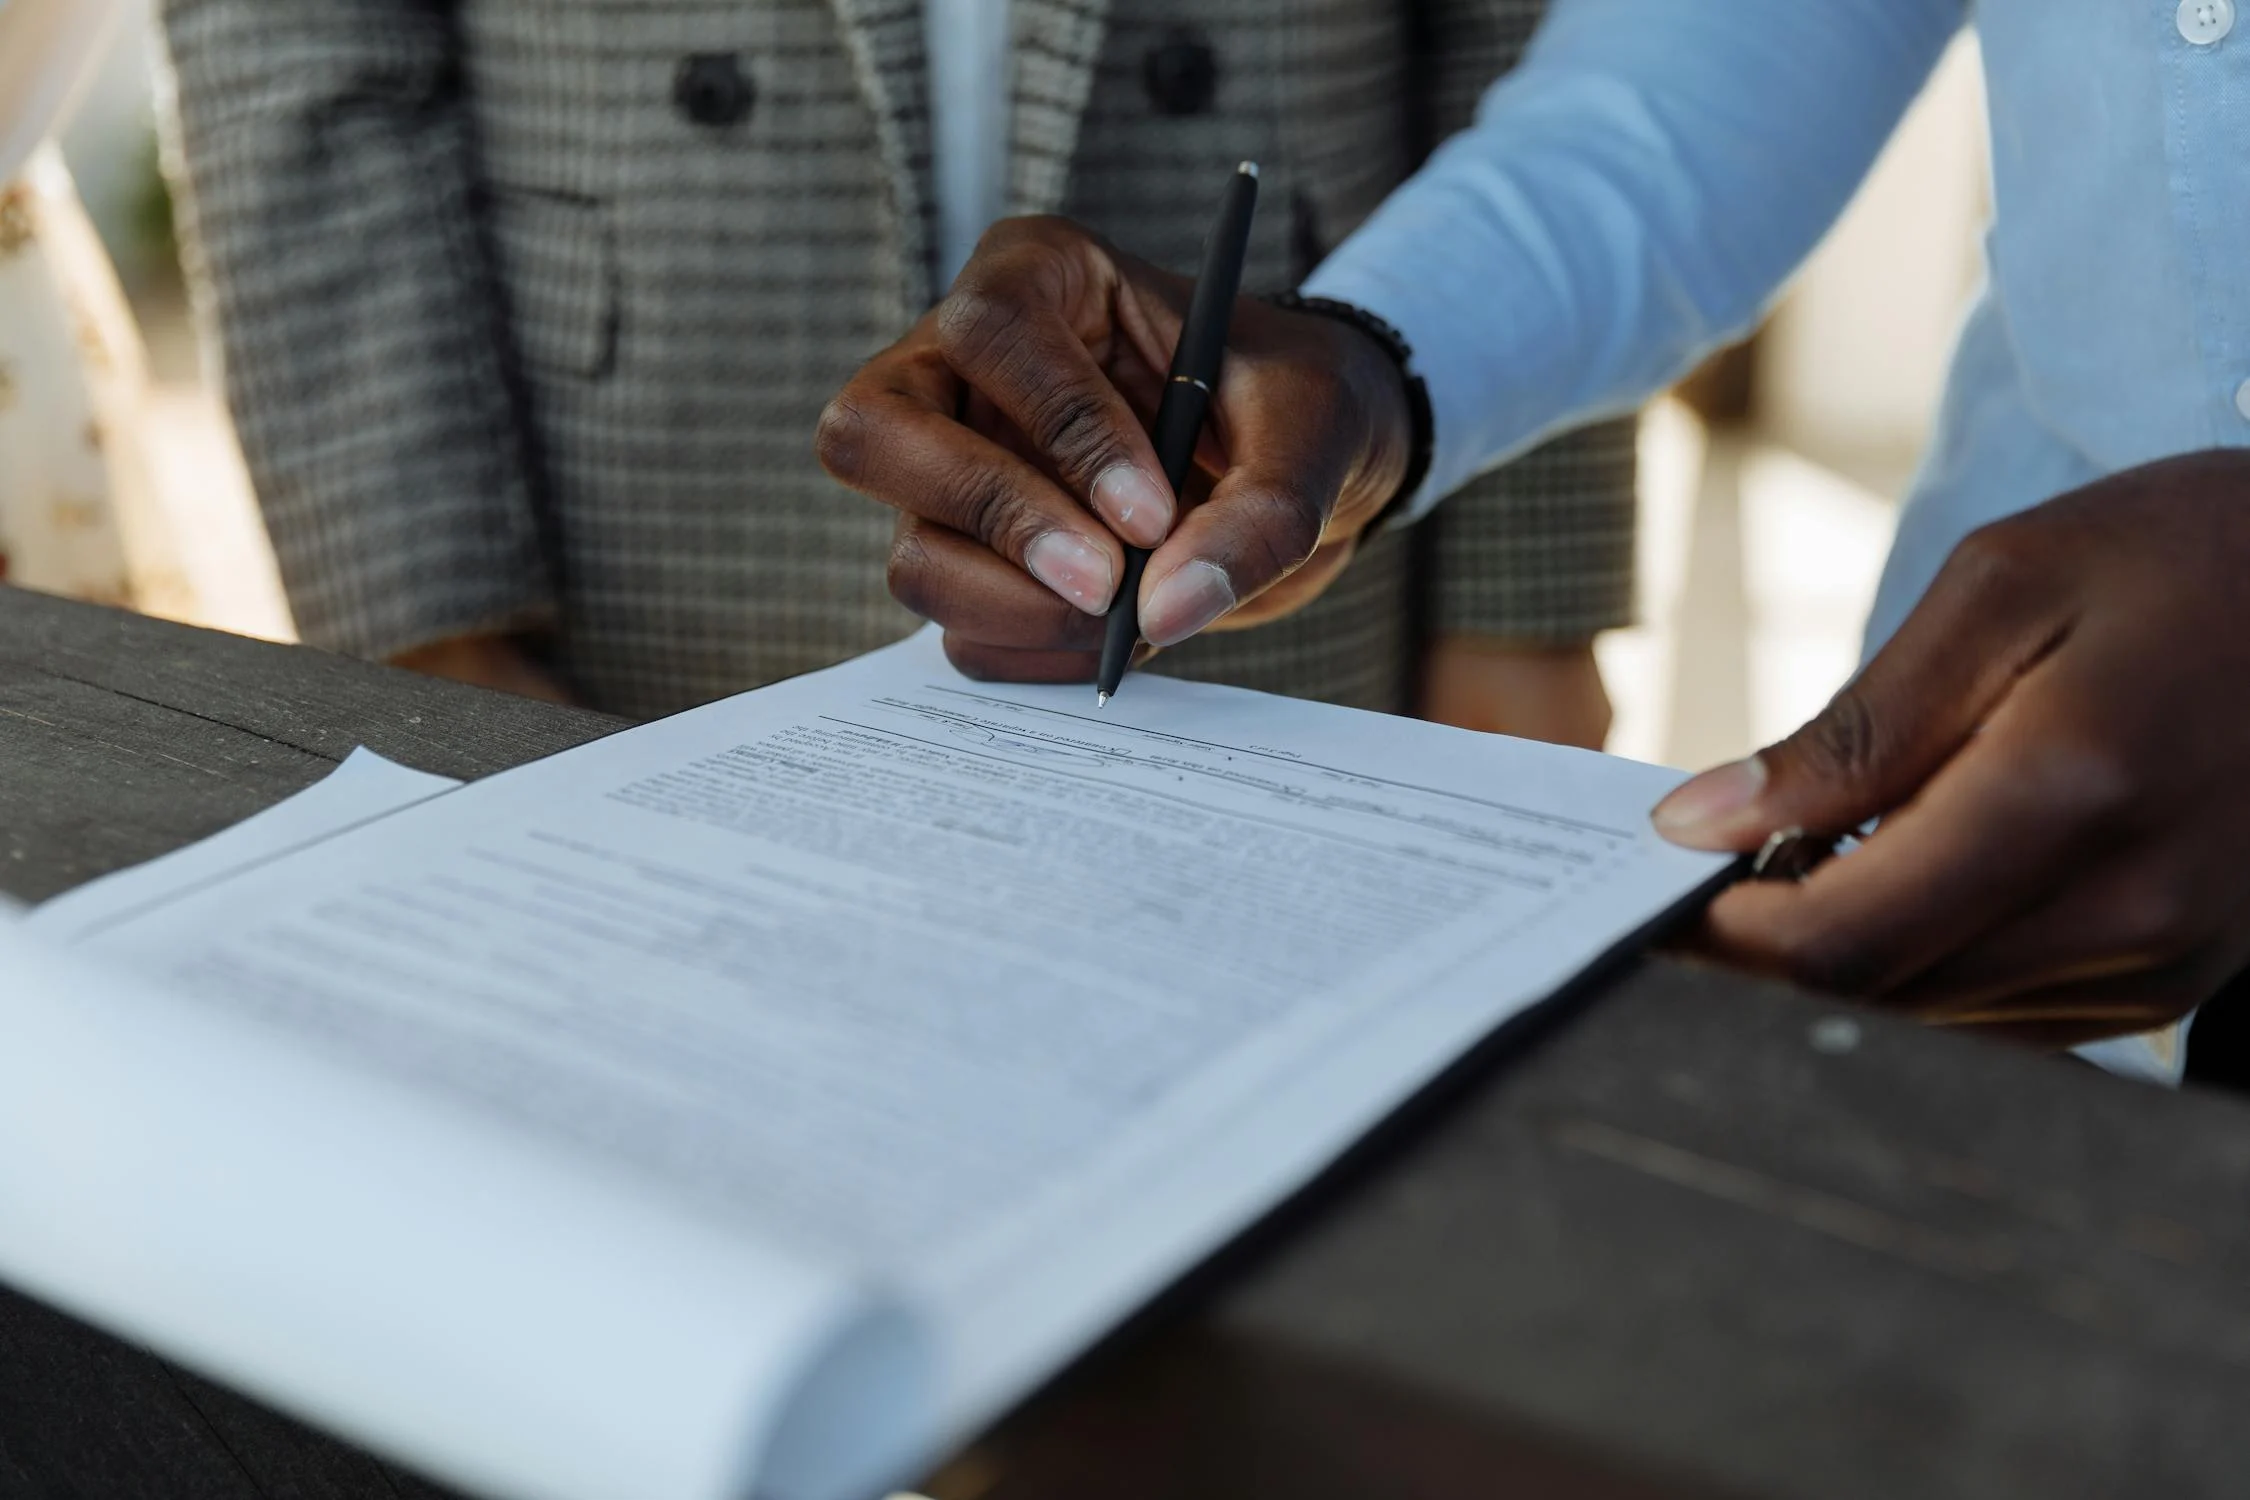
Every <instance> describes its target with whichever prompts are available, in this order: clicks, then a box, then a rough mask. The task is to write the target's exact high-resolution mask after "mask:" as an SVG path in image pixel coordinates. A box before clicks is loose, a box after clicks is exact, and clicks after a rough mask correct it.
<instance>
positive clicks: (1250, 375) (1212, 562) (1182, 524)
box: [818, 218, 1412, 682]
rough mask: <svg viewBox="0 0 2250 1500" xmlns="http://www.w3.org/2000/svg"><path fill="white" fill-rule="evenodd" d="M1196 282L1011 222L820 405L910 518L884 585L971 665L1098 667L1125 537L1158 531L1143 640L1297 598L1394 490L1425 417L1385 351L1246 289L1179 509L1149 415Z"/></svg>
mask: <svg viewBox="0 0 2250 1500" xmlns="http://www.w3.org/2000/svg"><path fill="white" fill-rule="evenodd" d="M1193 293H1194V283H1192V282H1190V281H1189V280H1188V279H1187V278H1185V277H1182V276H1178V275H1174V274H1172V273H1170V272H1166V271H1160V270H1158V269H1156V268H1155V267H1153V266H1150V265H1148V264H1147V263H1145V262H1143V261H1140V260H1136V259H1134V258H1133V257H1131V256H1129V255H1125V254H1123V253H1121V252H1119V251H1117V250H1115V249H1113V248H1111V247H1110V246H1109V245H1107V244H1106V243H1104V242H1103V241H1102V240H1101V239H1099V238H1098V237H1096V236H1094V235H1092V234H1090V233H1089V232H1087V231H1085V230H1083V229H1080V228H1079V227H1078V226H1076V225H1074V224H1071V223H1069V222H1068V221H1066V220H1062V219H1051V218H1049V219H1014V220H1009V221H1006V222H1004V223H1002V224H999V225H997V226H995V227H994V228H993V229H992V231H991V232H990V233H988V234H987V235H986V236H985V239H984V243H983V244H982V245H981V246H980V247H979V249H978V251H977V254H976V256H975V257H974V258H973V259H972V260H971V261H970V263H969V265H968V267H967V269H965V270H964V271H963V272H962V273H961V277H960V279H959V281H957V282H956V283H955V285H954V288H953V291H952V293H951V294H950V295H949V296H948V297H947V298H946V299H945V300H944V301H943V302H941V303H940V304H939V305H938V306H937V307H936V308H934V309H932V310H931V311H930V313H929V314H927V315H926V316H925V317H924V318H923V319H922V320H921V321H920V322H919V323H918V324H917V325H916V326H915V328H914V329H913V330H912V331H911V332H910V333H909V334H908V335H907V336H906V337H905V338H903V339H901V340H900V341H899V342H898V343H897V344H895V345H893V346H892V347H891V348H889V349H887V350H885V351H884V352H883V353H881V354H879V355H877V356H876V357H875V358H874V359H873V360H871V361H869V363H868V364H867V365H866V366H865V367H864V368H863V369H862V370H861V371H860V372H859V373H858V374H857V375H856V376H854V377H853V379H852V381H851V382H850V384H849V385H847V386H846V387H845V388H844V390H843V391H842V393H841V394H839V395H838V396H837V398H836V399H835V401H833V402H831V403H830V405H829V408H828V410H827V411H826V412H825V413H824V414H823V416H822V419H821V423H820V430H819V438H818V446H819V451H820V455H821V460H822V462H823V463H825V464H826V465H827V466H828V469H829V471H830V472H831V473H833V474H834V475H835V476H836V477H837V478H839V479H841V480H842V481H844V482H845V483H846V484H849V485H851V486H852V487H854V488H856V489H859V490H861V491H863V492H864V493H866V494H869V495H871V496H873V497H874V498H876V499H878V500H881V501H883V502H884V503H885V504H888V505H890V506H892V507H893V508H895V509H897V510H898V511H899V512H901V518H900V523H899V528H898V534H897V540H896V543H895V546H894V549H893V552H892V557H891V568H890V581H891V590H892V593H893V594H894V595H895V596H896V597H897V598H898V599H899V601H900V602H901V603H902V604H904V605H905V606H906V607H907V608H908V609H910V610H912V611H914V612H915V613H916V614H919V615H921V616H922V617H923V618H925V619H930V620H935V621H937V622H938V623H939V624H940V625H942V626H944V627H945V631H946V651H947V654H948V655H949V656H950V657H951V658H952V660H953V663H954V665H956V666H957V667H959V668H960V669H961V670H962V671H964V672H966V673H968V674H969V675H971V676H975V677H988V678H999V679H1005V680H1010V681H1019V682H1092V681H1094V679H1095V675H1096V671H1097V668H1098V665H1099V658H1100V652H1101V648H1102V645H1103V641H1104V638H1105V634H1106V616H1107V614H1108V612H1109V610H1110V608H1111V606H1112V604H1113V603H1114V602H1115V601H1116V600H1117V598H1118V596H1119V594H1120V593H1121V592H1122V586H1123V581H1124V576H1125V569H1126V552H1125V548H1126V545H1128V544H1130V545H1132V546H1137V547H1144V548H1148V549H1151V550H1150V556H1149V560H1148V563H1147V567H1146V572H1145V574H1144V576H1143V578H1142V580H1141V586H1140V588H1139V590H1138V591H1137V594H1136V595H1135V601H1134V602H1135V604H1136V605H1137V611H1138V614H1139V617H1140V620H1139V624H1140V634H1141V636H1142V638H1143V639H1144V641H1146V642H1147V643H1149V644H1150V645H1153V646H1157V647H1163V646H1170V645H1173V644H1176V643H1177V642H1179V641H1183V640H1186V639H1188V638H1189V637H1191V636H1194V635H1196V634H1199V633H1200V632H1202V631H1203V630H1205V629H1208V628H1213V627H1217V628H1231V627H1234V626H1239V625H1248V624H1255V623H1259V622H1261V621H1264V620H1268V619H1273V618H1276V617H1278V616H1280V615H1283V614H1286V613H1288V612H1290V611H1291V610H1294V609H1296V608H1299V607H1301V606H1302V605H1303V604H1305V603H1306V602H1308V601H1309V600H1310V599H1311V598H1312V597H1314V596H1315V595H1317V594H1318V593H1319V592H1320V591H1321V590H1322V589H1323V588H1325V587H1326V586H1327V585H1328V584H1329V583H1330V582H1331V581H1333V579H1334V578H1335V576H1336V575H1337V574H1338V573H1339V572H1340V571H1341V570H1342V568H1343V566H1344V564H1345V563H1346V562H1347V561H1348V560H1349V558H1350V556H1351V553H1352V549H1353V548H1354V546H1355V545H1356V543H1357V541H1358V538H1359V535H1360V532H1361V530H1362V529H1363V528H1364V527H1365V526H1366V525H1367V524H1368V522H1369V521H1371V520H1372V519H1374V517H1375V516H1376V514H1377V513H1378V512H1379V511H1381V509H1382V508H1383V506H1384V505H1385V504H1386V503H1388V502H1389V501H1390V500H1391V499H1392V498H1393V497H1394V496H1395V495H1396V494H1397V492H1398V490H1399V487H1400V483H1401V481H1402V479H1403V478H1404V476H1405V474H1406V470H1407V461H1408V457H1409V452H1410V450H1411V448H1412V434H1411V422H1410V417H1409V412H1408V403H1407V395H1406V390H1405V383H1404V380H1403V378H1402V377H1401V375H1400V373H1399V370H1398V366H1397V364H1396V362H1395V361H1394V360H1393V358H1392V356H1391V355H1390V354H1389V353H1388V352H1387V351H1386V350H1385V349H1384V348H1383V347H1382V345H1380V344H1379V343H1377V342H1376V341H1375V340H1374V339H1372V338H1370V337H1368V336H1367V335H1366V334H1365V333H1363V332H1361V331H1359V330H1357V329H1354V328H1352V327H1350V326H1348V325H1347V324H1344V323H1341V322H1337V321H1335V320H1333V319H1328V318H1322V317H1317V316H1312V315H1308V314H1305V313H1300V312H1291V311H1286V310H1283V309H1280V308H1276V307H1272V306H1269V305H1267V304H1265V303H1261V302H1258V301H1255V300H1251V299H1238V300H1236V301H1235V303H1234V309H1233V316H1232V319H1231V321H1232V329H1231V333H1230V336H1229V338H1228V341H1227V345H1226V351H1225V362H1224V374H1223V377H1222V379H1221V380H1220V381H1219V382H1218V384H1217V386H1216V388H1215V389H1214V391H1213V395H1212V401H1211V406H1210V415H1209V418H1208V423H1207V427H1206V431H1205V432H1204V435H1203V441H1202V444H1201V446H1200V447H1199V448H1197V449H1195V450H1194V452H1195V463H1194V465H1193V468H1192V470H1191V473H1190V475H1189V477H1188V491H1189V494H1190V501H1189V504H1188V505H1187V506H1186V507H1184V508H1183V507H1182V506H1181V505H1180V504H1179V503H1178V502H1177V501H1176V500H1175V498H1174V492H1173V490H1172V488H1171V486H1170V484H1169V483H1168V481H1167V478H1166V475H1165V472H1164V466H1163V465H1162V463H1160V462H1159V461H1158V457H1157V453H1156V449H1155V444H1154V443H1153V442H1152V441H1151V440H1150V437H1149V435H1148V428H1149V424H1151V423H1152V422H1153V421H1154V419H1155V417H1156V415H1157V410H1158V407H1159V405H1160V404H1161V401H1162V398H1163V393H1164V390H1165V387H1166V386H1167V385H1168V384H1169V383H1170V381H1169V379H1168V377H1169V375H1170V373H1171V369H1172V365H1173V362H1174V355H1175V352H1176V351H1177V349H1178V347H1179V345H1180V341H1181V332H1182V329H1183V327H1184V326H1185V322H1186V317H1187V312H1188V307H1189V303H1190V302H1191V300H1192V298H1193ZM1206 488H1207V490H1208V494H1207V496H1205V497H1204V498H1201V499H1200V500H1197V499H1196V498H1195V497H1196V496H1198V495H1201V494H1202V493H1203V492H1204V491H1205V490H1206ZM1146 649H1147V647H1144V648H1143V650H1144V652H1145V650H1146Z"/></svg>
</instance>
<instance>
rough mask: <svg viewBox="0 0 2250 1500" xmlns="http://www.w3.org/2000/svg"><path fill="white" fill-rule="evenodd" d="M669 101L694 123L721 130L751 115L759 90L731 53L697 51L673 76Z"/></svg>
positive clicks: (685, 60) (683, 61)
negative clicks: (751, 108) (670, 99)
mask: <svg viewBox="0 0 2250 1500" xmlns="http://www.w3.org/2000/svg"><path fill="white" fill-rule="evenodd" d="M672 102H673V103H674V104H675V105H677V106H678V107H679V111H680V113H681V114H683V115H685V116H687V117H688V118H689V119H690V120H693V121H694V122H695V123H696V124H698V125H708V126H710V127H712V128H713V129H722V128H724V127H726V126H728V125H739V124H741V123H742V122H743V121H744V120H746V119H748V118H749V117H750V107H751V106H752V105H754V104H756V103H757V102H758V91H757V89H756V88H754V87H753V86H752V85H751V82H750V78H749V75H747V74H745V73H744V72H743V71H742V62H741V59H739V58H737V57H736V56H735V55H734V54H733V53H732V52H698V53H696V54H695V55H694V56H692V57H688V58H685V59H683V60H682V61H681V63H680V69H679V72H677V73H676V74H674V75H673V78H672Z"/></svg>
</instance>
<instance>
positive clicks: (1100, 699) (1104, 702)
mask: <svg viewBox="0 0 2250 1500" xmlns="http://www.w3.org/2000/svg"><path fill="white" fill-rule="evenodd" d="M1094 707H1096V708H1107V707H1109V694H1107V693H1096V694H1094Z"/></svg>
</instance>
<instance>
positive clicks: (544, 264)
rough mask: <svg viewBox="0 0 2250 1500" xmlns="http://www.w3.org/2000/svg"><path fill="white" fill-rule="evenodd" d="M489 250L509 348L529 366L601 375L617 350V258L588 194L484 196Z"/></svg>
mask: <svg viewBox="0 0 2250 1500" xmlns="http://www.w3.org/2000/svg"><path fill="white" fill-rule="evenodd" d="M491 201H492V232H493V242H494V251H495V254H496V256H497V259H498V261H499V269H500V290H501V294H502V296H503V297H504V298H505V299H506V302H507V306H508V319H509V324H510V327H511V329H512V332H513V334H514V339H515V347H516V352H517V354H518V355H519V356H521V358H522V359H523V361H524V363H525V364H526V365H527V366H529V367H530V368H532V369H535V370H549V371H559V372H562V373H565V374H570V375H579V376H586V377H589V378H591V377H595V376H600V375H606V374H607V373H609V368H610V365H611V363H612V361H613V360H614V359H615V357H616V353H617V302H618V298H617V260H616V254H615V249H614V246H613V245H612V243H611V237H610V225H609V215H608V213H607V212H606V211H605V210H604V209H603V206H602V205H601V204H600V203H599V202H597V201H596V200H594V199H591V198H580V197H573V196H570V195H567V194H563V193H542V192H530V191H525V190H523V189H518V188H507V189H501V190H498V191H496V192H495V193H494V194H493V196H492V200H491Z"/></svg>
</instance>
